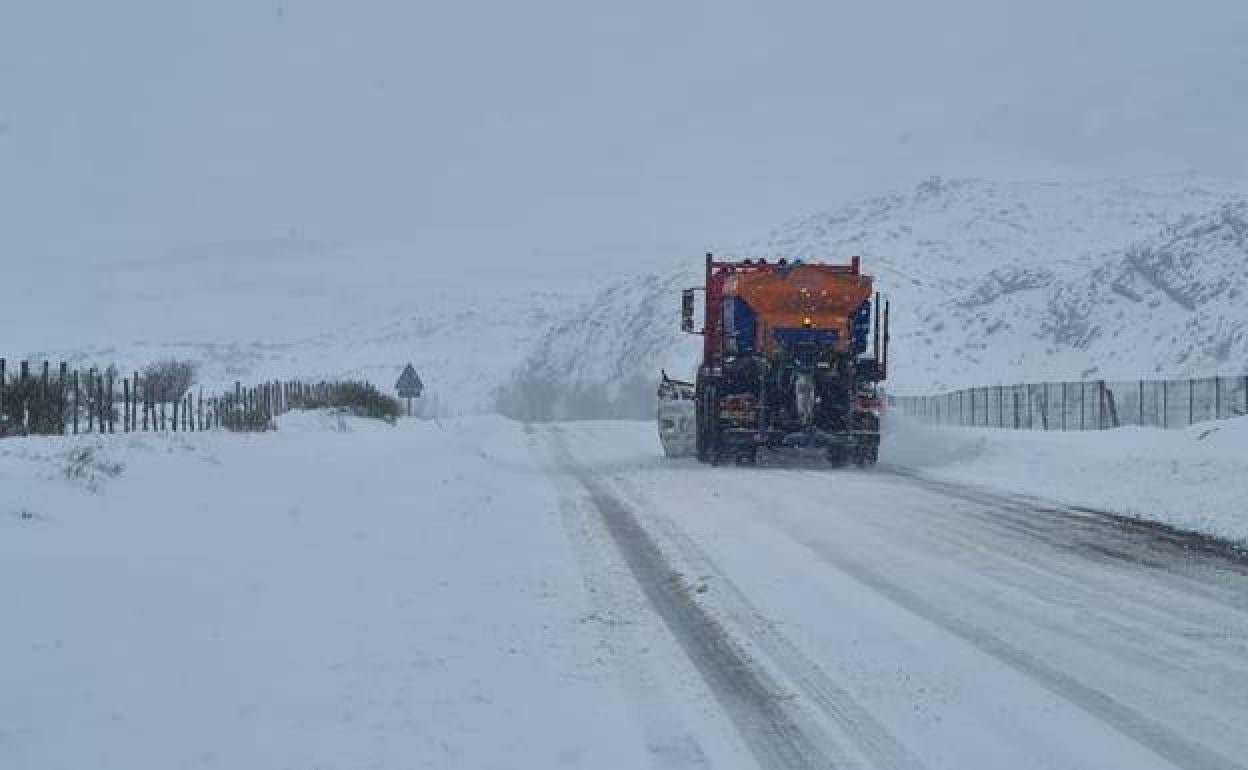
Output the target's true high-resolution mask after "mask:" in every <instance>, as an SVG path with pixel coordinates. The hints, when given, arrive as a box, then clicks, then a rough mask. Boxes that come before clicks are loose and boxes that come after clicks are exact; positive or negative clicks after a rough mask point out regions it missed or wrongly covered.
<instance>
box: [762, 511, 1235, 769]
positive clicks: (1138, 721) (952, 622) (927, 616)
mask: <svg viewBox="0 0 1248 770" xmlns="http://www.w3.org/2000/svg"><path fill="white" fill-rule="evenodd" d="M786 529H787V528H786ZM789 535H790V536H791V537H793V538H795V539H796V540H797V541H798V542H800V543H802V544H804V545H806V546H807V547H808V548H810V549H811V550H812V552H814V554H815V555H816V556H818V557H819V558H820V559H822V560H823V561H824V562H826V563H827V564H828V565H830V566H832V567H833V568H835V569H837V570H838V571H840V572H841V573H843V574H845V575H847V576H849V577H851V578H853V579H854V580H856V581H857V582H859V583H861V584H863V585H865V586H867V587H868V588H870V589H871V590H873V591H875V592H876V593H878V594H880V595H881V596H883V597H884V598H885V599H887V600H889V601H891V602H893V603H894V604H897V605H899V606H901V607H903V608H905V609H906V610H907V611H909V612H911V613H913V614H914V615H917V616H918V617H921V618H923V619H924V620H926V621H928V622H929V623H932V624H933V625H935V626H937V627H939V628H942V629H944V630H945V631H947V632H949V633H951V634H953V635H954V636H956V637H958V638H960V639H962V640H963V641H964V642H966V643H968V644H970V645H972V646H973V647H975V648H977V649H979V650H981V651H982V652H984V653H986V654H988V655H991V656H992V657H994V658H996V659H997V660H999V661H1001V662H1002V663H1005V664H1006V665H1008V666H1010V667H1012V668H1014V669H1015V670H1017V671H1019V672H1021V673H1023V674H1025V675H1027V676H1028V677H1030V678H1031V679H1033V680H1035V681H1036V682H1037V683H1039V684H1041V685H1043V686H1044V687H1045V688H1046V689H1048V690H1050V691H1051V692H1053V693H1054V694H1056V695H1059V696H1060V697H1062V698H1064V699H1066V700H1068V701H1070V702H1071V703H1074V704H1076V705H1078V706H1079V707H1080V708H1082V709H1084V710H1085V711H1087V712H1088V713H1089V714H1092V715H1094V716H1096V717H1097V718H1099V719H1100V720H1102V721H1103V722H1105V723H1106V724H1109V725H1110V726H1112V727H1113V728H1114V729H1116V730H1117V731H1118V732H1120V733H1122V734H1123V735H1125V736H1126V737H1128V738H1130V739H1131V740H1133V741H1135V742H1136V743H1139V744H1140V745H1142V746H1145V747H1147V748H1148V749H1150V750H1151V751H1152V752H1154V753H1155V754H1157V755H1158V756H1161V757H1163V758H1164V759H1166V760H1167V761H1168V762H1170V763H1172V764H1173V765H1174V766H1175V767H1180V768H1188V769H1189V770H1248V766H1245V765H1243V764H1240V763H1238V762H1235V761H1233V760H1231V759H1228V758H1227V757H1224V756H1222V755H1221V754H1219V753H1217V752H1215V751H1212V750H1211V749H1208V748H1206V747H1204V746H1202V745H1200V744H1199V743H1196V742H1194V741H1191V740H1189V739H1187V738H1185V737H1183V736H1182V735H1180V734H1179V733H1177V732H1175V731H1174V730H1171V729H1170V728H1168V727H1166V726H1165V725H1163V724H1161V723H1159V722H1157V721H1156V720H1154V719H1151V718H1149V717H1148V716H1146V715H1144V714H1142V713H1140V712H1139V711H1137V710H1135V709H1133V708H1131V707H1130V706H1127V705H1125V704H1123V703H1121V702H1120V701H1117V700H1115V699H1114V698H1112V697H1111V696H1109V695H1107V694H1106V693H1103V692H1101V691H1100V690H1097V689H1095V688H1093V687H1090V686H1088V685H1085V684H1084V683H1083V682H1080V681H1079V680H1078V679H1076V678H1074V677H1073V676H1071V675H1069V674H1067V673H1065V672H1064V671H1061V670H1059V669H1057V668H1054V667H1053V666H1050V665H1048V664H1047V663H1045V662H1043V661H1041V660H1040V659H1039V658H1036V657H1035V656H1034V655H1031V654H1030V653H1028V652H1026V651H1024V650H1022V649H1019V648H1018V647H1015V646H1013V645H1012V644H1010V643H1009V642H1006V641H1005V640H1003V639H1001V638H999V637H997V636H995V635H994V634H991V633H988V632H986V631H983V630H982V629H979V628H977V627H975V626H974V625H972V624H970V623H968V622H966V621H964V620H962V619H961V618H959V617H957V615H955V614H954V613H953V612H950V611H947V610H944V609H942V608H940V607H937V606H935V605H932V604H930V603H929V602H926V601H924V600H923V599H922V597H920V596H918V595H917V594H915V593H914V592H912V591H911V590H910V589H908V588H905V587H904V586H902V585H900V584H898V583H896V582H893V581H891V580H889V579H888V578H886V577H884V576H883V575H882V574H880V573H879V572H877V571H876V570H874V569H871V568H870V567H868V566H866V565H865V564H863V563H862V562H861V561H859V560H857V559H854V558H853V557H851V556H848V555H846V554H844V553H842V552H841V551H840V549H838V548H836V547H835V546H834V545H833V544H831V543H829V542H828V541H826V540H816V539H811V538H809V537H806V536H803V535H802V533H799V532H793V531H791V530H790V531H789Z"/></svg>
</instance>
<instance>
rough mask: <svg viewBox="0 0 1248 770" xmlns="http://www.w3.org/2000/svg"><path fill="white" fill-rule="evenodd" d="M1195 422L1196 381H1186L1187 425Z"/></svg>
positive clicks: (1189, 379)
mask: <svg viewBox="0 0 1248 770" xmlns="http://www.w3.org/2000/svg"><path fill="white" fill-rule="evenodd" d="M1195 422H1196V380H1193V379H1192V378H1190V377H1189V378H1188V380H1187V424H1188V425H1192V424H1194V423H1195Z"/></svg>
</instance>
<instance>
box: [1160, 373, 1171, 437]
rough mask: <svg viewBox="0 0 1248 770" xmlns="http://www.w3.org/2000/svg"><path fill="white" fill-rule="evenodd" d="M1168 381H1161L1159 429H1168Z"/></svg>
mask: <svg viewBox="0 0 1248 770" xmlns="http://www.w3.org/2000/svg"><path fill="white" fill-rule="evenodd" d="M1169 412H1170V380H1162V381H1161V429H1162V430H1166V429H1167V428H1169V427H1170V414H1169Z"/></svg>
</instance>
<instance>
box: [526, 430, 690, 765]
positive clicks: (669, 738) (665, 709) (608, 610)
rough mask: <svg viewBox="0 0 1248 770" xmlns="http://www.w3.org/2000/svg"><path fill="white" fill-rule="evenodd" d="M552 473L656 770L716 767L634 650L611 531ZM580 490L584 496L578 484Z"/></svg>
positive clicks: (605, 638) (605, 641) (605, 640)
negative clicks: (614, 568)
mask: <svg viewBox="0 0 1248 770" xmlns="http://www.w3.org/2000/svg"><path fill="white" fill-rule="evenodd" d="M525 433H526V434H528V435H529V437H530V446H531V447H533V448H534V449H535V450H536V447H535V446H534V444H533V441H534V431H533V428H532V426H529V425H526V426H525ZM547 471H548V473H550V474H551V477H552V478H553V479H554V480H555V487H556V493H557V495H558V502H559V516H560V520H561V523H562V525H563V529H564V532H565V533H566V535H567V537H568V539H569V540H570V541H571V543H572V547H573V550H574V551H575V555H576V559H577V562H578V567H579V568H580V572H581V577H582V580H583V581H584V583H585V588H586V590H587V591H588V593H589V598H590V602H591V605H592V606H593V610H594V617H593V618H591V619H592V620H595V621H597V622H599V623H601V624H602V627H603V630H602V632H601V642H600V643H601V644H602V645H604V646H605V647H606V648H607V649H608V650H609V652H610V657H611V662H612V664H613V665H614V666H615V667H616V670H617V672H618V676H619V678H620V679H621V682H622V685H623V687H624V689H625V691H626V692H627V694H628V695H629V697H630V698H631V699H632V701H633V705H634V708H635V709H636V710H637V712H638V714H639V716H640V721H641V730H642V733H643V737H644V739H645V750H646V752H647V754H648V755H649V757H650V765H651V767H653V768H655V770H677V769H678V768H679V769H680V770H697V768H709V767H711V764H710V761H709V760H708V758H707V757H706V755H705V753H704V752H703V751H702V747H701V746H700V745H699V744H698V742H697V740H696V739H695V738H694V736H693V735H691V734H690V733H689V731H688V730H687V729H686V728H685V726H684V725H683V724H682V723H681V720H680V719H679V718H678V717H677V715H676V714H674V713H673V711H672V708H671V705H670V704H669V703H668V702H667V700H666V698H665V697H664V695H663V692H662V689H661V687H660V686H659V685H658V683H657V682H656V681H655V676H656V675H655V672H654V671H653V670H652V668H651V666H650V665H649V664H647V662H646V661H644V660H643V659H642V658H641V657H640V656H639V655H638V654H637V653H636V652H635V649H636V643H635V639H634V632H633V629H632V628H631V621H629V620H627V618H628V616H629V615H631V614H633V613H632V612H631V609H632V608H631V607H629V606H627V605H628V603H629V602H628V600H627V599H626V598H625V597H624V596H622V595H621V592H620V591H619V590H617V589H615V588H613V583H614V581H613V580H612V576H611V574H610V570H611V567H610V566H609V565H608V562H607V561H606V560H605V559H604V555H603V553H602V548H603V545H602V544H601V543H600V542H599V541H600V540H601V539H602V538H605V537H607V535H606V533H605V532H602V533H599V532H598V530H599V529H601V527H599V526H595V524H597V522H595V521H593V520H591V519H589V518H588V517H586V516H585V515H584V514H583V507H584V506H583V504H582V503H581V500H580V497H581V495H576V494H574V493H573V491H572V490H570V489H569V487H571V486H573V485H576V484H577V482H575V481H574V480H571V479H567V478H566V477H564V476H562V474H559V473H556V472H552V469H550V468H549V467H548V468H547ZM577 490H578V491H580V492H582V493H583V490H581V489H580V488H579V486H578V487H577ZM607 547H611V546H607Z"/></svg>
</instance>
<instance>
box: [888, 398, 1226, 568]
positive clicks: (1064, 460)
mask: <svg viewBox="0 0 1248 770" xmlns="http://www.w3.org/2000/svg"><path fill="white" fill-rule="evenodd" d="M881 452H882V455H883V456H882V460H883V461H885V462H891V463H896V464H898V465H901V466H906V467H909V468H914V469H917V470H919V471H920V472H921V473H923V474H924V475H926V476H929V477H932V478H938V479H944V480H948V481H955V482H959V483H963V484H969V485H976V486H981V487H984V488H989V489H995V490H1000V491H1004V492H1012V493H1017V494H1021V495H1028V496H1032V497H1036V498H1040V499H1047V500H1053V501H1058V502H1062V503H1066V504H1069V505H1078V506H1086V507H1089V508H1095V509H1098V510H1103V511H1108V512H1111V513H1116V514H1121V515H1123V516H1129V517H1132V518H1138V519H1143V520H1146V521H1156V522H1161V523H1163V524H1167V525H1170V526H1172V527H1175V528H1177V529H1181V530H1185V531H1189V532H1198V533H1202V534H1207V535H1213V536H1215V537H1218V538H1223V539H1228V540H1234V541H1240V542H1242V543H1245V544H1248V504H1245V501H1246V500H1248V418H1242V417H1241V418H1236V419H1231V420H1222V421H1219V422H1206V423H1198V424H1196V425H1193V426H1191V427H1189V428H1185V429H1183V430H1161V429H1158V428H1137V427H1124V428H1118V429H1115V430H1105V431H1085V432H1069V433H1063V432H1057V431H1054V432H1044V431H1014V430H1000V429H994V428H963V427H949V426H941V427H935V426H930V425H924V424H922V423H919V422H916V421H913V420H910V419H907V418H905V417H896V418H893V419H892V420H891V421H890V425H889V433H888V435H887V436H886V438H885V441H884V446H883V449H882V450H881Z"/></svg>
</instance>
